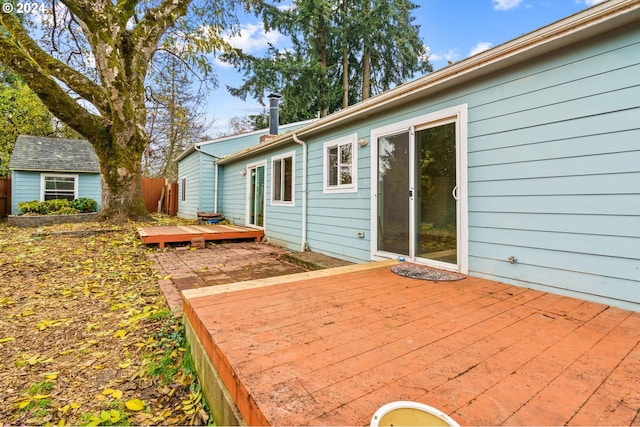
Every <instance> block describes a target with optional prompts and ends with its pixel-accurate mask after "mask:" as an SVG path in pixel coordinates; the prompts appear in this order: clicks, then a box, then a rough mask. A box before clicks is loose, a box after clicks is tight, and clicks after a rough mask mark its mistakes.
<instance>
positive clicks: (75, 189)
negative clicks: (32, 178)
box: [40, 173, 80, 201]
mask: <svg viewBox="0 0 640 427" xmlns="http://www.w3.org/2000/svg"><path fill="white" fill-rule="evenodd" d="M47 178H73V179H74V184H73V198H74V199H77V198H78V187H79V186H80V175H71V174H63V173H41V174H40V201H44V192H45V180H46V179H47Z"/></svg>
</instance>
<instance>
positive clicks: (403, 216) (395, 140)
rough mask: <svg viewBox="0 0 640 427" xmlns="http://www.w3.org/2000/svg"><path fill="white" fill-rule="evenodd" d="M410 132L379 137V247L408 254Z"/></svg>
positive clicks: (382, 249) (383, 249) (391, 251)
mask: <svg viewBox="0 0 640 427" xmlns="http://www.w3.org/2000/svg"><path fill="white" fill-rule="evenodd" d="M409 188H410V181H409V133H408V132H405V133H401V134H397V135H391V136H385V137H381V138H378V195H377V200H378V250H379V251H383V252H390V253H393V254H401V255H409V235H410V234H409V225H410V224H409V203H410V200H409Z"/></svg>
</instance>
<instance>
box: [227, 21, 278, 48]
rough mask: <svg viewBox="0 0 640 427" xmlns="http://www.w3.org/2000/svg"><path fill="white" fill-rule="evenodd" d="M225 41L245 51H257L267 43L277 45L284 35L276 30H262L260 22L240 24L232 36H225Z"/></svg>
mask: <svg viewBox="0 0 640 427" xmlns="http://www.w3.org/2000/svg"><path fill="white" fill-rule="evenodd" d="M225 39H226V40H227V42H228V43H229V44H230V45H231V46H233V47H235V48H238V49H242V50H243V51H244V52H245V53H259V52H261V51H263V50H265V49H266V48H267V46H268V45H269V44H272V45H277V44H278V43H279V42H281V41H283V40H284V36H283V35H282V34H281V33H279V32H278V31H273V30H272V31H268V32H265V31H264V25H263V24H262V23H256V24H242V26H241V27H240V32H239V33H238V34H234V35H233V36H230V37H229V36H228V37H225Z"/></svg>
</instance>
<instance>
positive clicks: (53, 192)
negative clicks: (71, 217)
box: [42, 175, 78, 200]
mask: <svg viewBox="0 0 640 427" xmlns="http://www.w3.org/2000/svg"><path fill="white" fill-rule="evenodd" d="M42 180H43V185H42V200H52V199H67V200H73V199H76V198H77V195H78V177H77V176H75V175H43V178H42Z"/></svg>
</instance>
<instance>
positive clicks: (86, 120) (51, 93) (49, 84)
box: [0, 32, 108, 143]
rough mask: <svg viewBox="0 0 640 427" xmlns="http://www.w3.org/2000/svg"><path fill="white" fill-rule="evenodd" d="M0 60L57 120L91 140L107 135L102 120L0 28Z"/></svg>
mask: <svg viewBox="0 0 640 427" xmlns="http://www.w3.org/2000/svg"><path fill="white" fill-rule="evenodd" d="M0 61H2V62H3V63H4V64H5V65H7V66H8V67H9V68H11V69H12V70H13V71H14V72H15V73H17V74H18V75H19V76H20V77H22V78H23V80H24V81H25V82H26V83H27V85H29V87H30V88H31V90H32V91H33V92H34V93H35V94H36V95H38V97H39V98H40V99H41V100H42V102H43V103H44V105H45V106H46V107H47V108H48V109H49V111H51V112H52V113H53V114H54V115H56V116H57V117H58V118H59V119H60V120H62V121H63V122H65V123H67V124H68V125H69V126H71V127H72V128H73V129H75V130H76V131H78V132H79V133H80V134H82V135H83V136H85V137H86V138H87V139H89V141H91V142H92V143H97V142H100V143H102V142H104V140H105V138H108V129H107V125H106V123H105V121H104V120H103V119H102V118H101V117H100V116H97V115H95V114H91V113H90V112H89V111H87V110H86V109H85V108H83V107H82V106H80V105H79V104H78V103H77V102H76V101H75V100H74V99H73V98H72V97H71V96H70V95H69V94H68V93H67V92H66V91H65V90H64V89H63V88H62V87H60V85H59V84H58V83H57V82H56V81H55V80H54V79H53V78H52V77H51V76H50V75H49V74H48V73H46V72H45V71H44V70H43V69H42V68H41V67H40V66H38V64H37V63H36V62H35V61H34V60H33V59H32V58H31V57H29V56H28V55H27V54H26V53H25V52H24V51H23V50H22V49H20V47H19V46H18V45H17V44H16V43H15V42H14V41H13V40H11V39H9V38H8V37H7V36H6V35H5V34H4V33H3V32H0Z"/></svg>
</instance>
